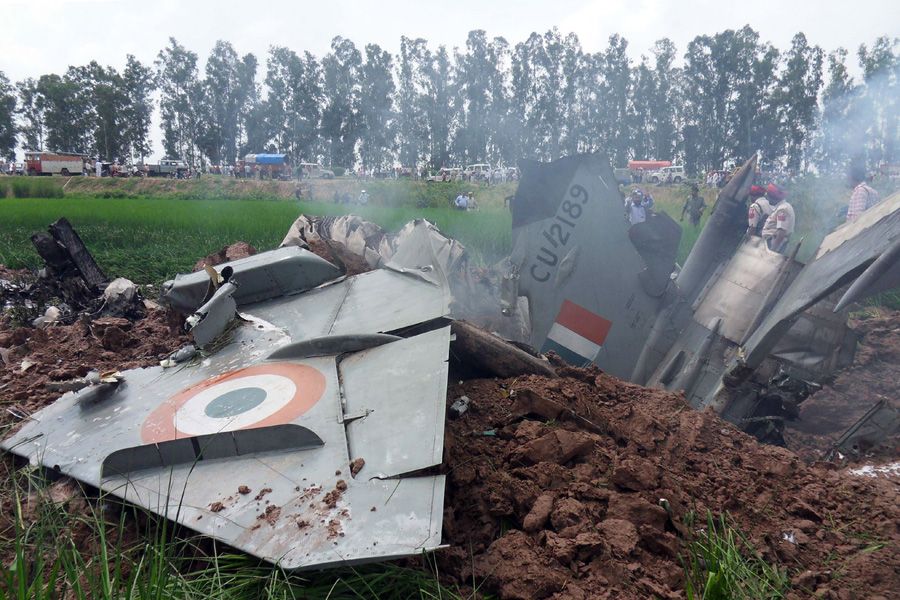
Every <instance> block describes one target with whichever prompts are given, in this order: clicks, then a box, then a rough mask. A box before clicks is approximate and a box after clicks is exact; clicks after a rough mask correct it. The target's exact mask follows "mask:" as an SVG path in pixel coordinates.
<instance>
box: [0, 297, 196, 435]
mask: <svg viewBox="0 0 900 600" xmlns="http://www.w3.org/2000/svg"><path fill="white" fill-rule="evenodd" d="M187 342H188V338H187V336H186V335H185V334H184V333H183V332H181V330H180V328H179V327H178V326H177V324H173V323H172V322H171V321H170V319H169V315H168V313H166V312H165V311H163V310H161V309H158V308H153V309H150V310H147V314H146V316H145V317H144V318H142V319H139V320H137V321H134V322H132V321H129V320H128V319H123V318H115V317H104V318H101V319H96V320H93V321H91V320H90V319H88V318H84V317H82V318H80V319H79V320H78V321H76V322H75V323H73V324H71V325H58V326H51V327H48V328H46V329H34V328H31V327H12V326H11V325H10V323H9V321H8V320H7V321H0V348H7V349H8V352H5V353H4V360H3V361H2V362H0V396H2V398H3V400H4V404H5V405H6V406H5V407H4V408H9V409H12V412H15V413H18V414H26V415H30V414H32V413H34V412H36V411H38V410H40V409H41V408H43V407H44V406H46V405H48V404H50V403H52V402H53V401H55V400H56V399H57V398H59V397H60V396H61V395H62V391H61V389H60V387H59V385H54V384H60V383H61V382H65V381H68V380H71V379H74V378H77V377H84V376H85V375H87V373H88V372H89V371H92V370H96V371H99V372H105V371H124V370H125V369H131V368H135V367H143V366H149V365H154V364H158V362H159V360H160V359H162V358H165V357H166V356H168V355H169V354H170V353H171V352H173V351H174V350H176V349H177V348H179V347H181V346H183V345H184V344H186V343H187ZM14 420H15V419H14V417H13V416H12V414H11V413H10V412H9V411H7V410H4V411H2V412H0V428H3V426H5V425H8V424H10V423H12V422H14ZM5 435H6V434H5ZM5 435H4V437H5Z"/></svg>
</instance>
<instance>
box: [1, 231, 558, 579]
mask: <svg viewBox="0 0 900 600" xmlns="http://www.w3.org/2000/svg"><path fill="white" fill-rule="evenodd" d="M435 232H436V229H435V228H434V227H433V226H432V225H431V224H429V223H427V222H424V221H423V222H418V223H415V224H412V225H411V227H410V231H409V232H408V235H406V236H405V237H404V240H405V241H404V242H403V243H400V244H398V245H397V246H396V247H395V248H394V249H393V250H394V252H393V253H392V256H391V257H390V258H389V259H388V260H386V261H385V262H384V264H383V268H379V269H375V270H372V271H370V272H366V273H363V274H360V275H356V276H352V277H347V276H345V275H344V273H343V272H342V271H341V270H340V269H339V268H338V267H336V266H335V265H333V264H331V263H329V262H328V261H326V260H325V259H323V258H320V257H319V256H317V255H315V254H313V253H312V252H309V251H307V250H305V249H302V248H299V247H297V246H287V247H283V248H280V249H277V250H273V251H271V252H264V253H260V254H256V255H253V256H249V257H247V258H242V259H239V260H235V261H232V262H228V263H224V264H222V265H219V266H218V268H212V267H207V268H206V269H205V270H203V271H198V272H195V273H191V274H186V275H179V276H178V277H176V278H175V279H174V280H172V281H169V282H167V283H166V284H165V285H164V289H163V294H162V300H163V302H164V303H165V304H167V305H168V306H169V307H170V308H172V309H174V310H175V311H177V312H180V313H181V314H183V315H185V316H186V319H185V326H186V328H187V329H189V330H190V332H191V334H192V337H193V344H191V345H189V346H186V347H185V348H183V349H182V350H180V351H178V352H176V353H174V354H173V355H172V356H171V357H170V358H168V359H166V360H165V361H163V363H162V364H161V365H160V366H157V367H151V368H141V369H132V370H127V371H123V372H121V373H115V374H112V375H109V376H107V377H106V378H105V379H101V380H100V381H89V382H86V387H81V386H80V387H81V389H76V390H73V391H71V392H69V393H67V394H65V395H64V396H62V397H61V398H60V399H59V400H57V401H56V402H55V403H53V404H52V405H50V406H47V407H46V408H44V409H43V410H41V411H39V412H38V413H36V414H34V415H33V416H32V418H31V419H29V420H28V422H26V423H24V424H23V425H22V427H21V428H20V429H19V430H18V431H17V432H16V433H15V434H14V435H13V436H12V437H10V438H9V439H7V440H5V441H4V442H3V443H2V444H0V447H2V448H3V449H5V450H7V451H9V452H12V453H14V454H17V455H20V456H22V457H24V458H27V459H29V460H30V461H31V462H32V463H34V464H39V465H44V466H48V467H52V468H53V469H54V470H56V471H57V472H59V473H61V474H64V475H67V476H70V477H72V478H74V479H77V480H79V481H81V482H84V483H86V484H89V485H91V486H94V487H97V488H100V489H102V490H104V491H105V492H107V493H110V494H112V495H115V496H118V497H120V498H122V499H124V500H126V501H128V502H130V503H133V504H136V505H138V506H141V507H143V508H145V509H147V510H149V511H151V512H155V513H157V514H159V515H161V516H164V517H166V518H169V519H171V520H174V521H177V522H178V523H180V524H182V525H184V526H186V527H188V528H190V529H193V530H196V531H198V532H200V533H203V534H206V535H209V536H211V537H213V538H216V539H219V540H221V541H223V542H226V543H228V544H229V545H231V546H233V547H235V548H238V549H241V550H244V551H246V552H248V553H250V554H253V555H256V556H259V557H261V558H263V559H265V560H268V561H271V562H273V563H277V564H278V565H280V566H281V567H283V568H286V569H306V568H322V567H326V566H329V565H337V564H354V563H360V562H366V561H376V560H384V559H389V558H397V557H403V556H409V555H414V554H417V553H420V552H422V551H425V550H433V549H435V548H437V547H438V546H439V545H440V544H441V527H442V519H443V501H444V479H445V478H444V475H441V474H437V472H436V467H438V466H439V465H440V464H441V462H442V459H443V456H442V455H443V447H444V442H443V436H444V421H445V415H446V412H447V409H446V396H447V379H448V370H449V367H450V364H449V354H450V349H451V341H452V340H455V339H456V336H459V339H460V343H461V344H463V345H464V346H463V347H464V353H465V354H466V356H468V357H471V359H472V361H473V364H472V365H470V366H471V368H474V369H476V370H477V371H478V372H481V373H488V374H497V375H503V376H508V375H515V374H521V373H540V374H542V375H552V374H553V370H552V369H551V368H550V367H549V366H547V363H546V361H545V360H542V359H540V358H539V357H535V356H532V355H530V354H528V353H527V352H524V351H522V350H520V349H518V348H516V347H514V346H512V345H510V344H508V343H507V342H505V341H503V340H502V339H500V338H496V337H495V336H492V335H491V334H489V333H487V332H485V331H483V330H480V329H478V328H477V327H474V326H471V325H467V324H463V323H456V322H452V321H451V319H449V318H448V315H449V313H450V308H449V307H450V302H451V293H450V287H449V285H448V274H447V272H446V271H445V268H446V267H447V264H448V263H447V261H446V260H445V259H446V256H443V257H442V256H441V252H440V249H441V248H444V247H446V244H444V243H442V242H441V241H440V240H439V239H437V238H436V234H435ZM444 239H446V238H444ZM457 332H458V333H457ZM453 343H456V342H453ZM197 348H199V351H198V350H197ZM504 350H505V351H504ZM457 354H460V353H457ZM176 365H177V368H172V367H176ZM246 489H250V490H257V491H258V493H257V494H256V495H255V496H254V495H252V494H245V493H241V492H239V490H246Z"/></svg>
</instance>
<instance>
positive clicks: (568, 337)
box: [541, 300, 612, 365]
mask: <svg viewBox="0 0 900 600" xmlns="http://www.w3.org/2000/svg"><path fill="white" fill-rule="evenodd" d="M611 327H612V322H611V321H607V320H606V319H604V318H603V317H601V316H600V315H598V314H596V313H592V312H591V311H589V310H588V309H586V308H584V307H583V306H579V305H578V304H575V303H574V302H571V301H569V300H566V301H564V302H563V304H562V307H560V309H559V314H557V315H556V321H555V322H554V323H553V326H552V327H551V328H550V333H548V334H547V339H546V341H545V342H544V346H543V348H541V352H549V351H550V350H553V351H554V352H556V353H557V354H559V355H560V356H561V357H562V358H563V359H565V361H566V362H569V363H572V364H575V365H580V364H584V363H586V362H591V361H592V360H594V358H595V357H596V356H597V353H598V352H600V348H601V347H602V346H603V342H604V341H605V340H606V336H607V335H608V334H609V330H610V328H611Z"/></svg>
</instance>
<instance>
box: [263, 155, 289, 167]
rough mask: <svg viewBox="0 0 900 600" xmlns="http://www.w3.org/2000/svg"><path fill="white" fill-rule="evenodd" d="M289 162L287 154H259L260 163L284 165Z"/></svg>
mask: <svg viewBox="0 0 900 600" xmlns="http://www.w3.org/2000/svg"><path fill="white" fill-rule="evenodd" d="M286 162H287V154H257V155H256V164H258V165H283V164H285V163H286Z"/></svg>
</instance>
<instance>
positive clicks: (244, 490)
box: [238, 485, 252, 496]
mask: <svg viewBox="0 0 900 600" xmlns="http://www.w3.org/2000/svg"><path fill="white" fill-rule="evenodd" d="M251 491H252V490H251V489H250V488H249V487H247V486H246V485H241V486H238V494H243V495H245V496H246V495H247V494H249V493H250V492H251Z"/></svg>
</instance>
